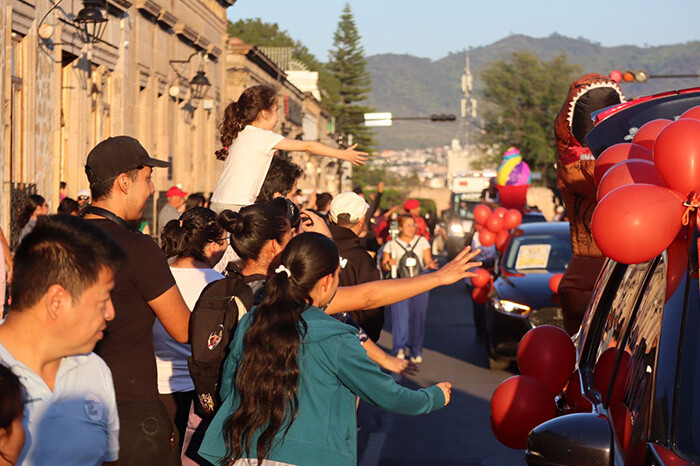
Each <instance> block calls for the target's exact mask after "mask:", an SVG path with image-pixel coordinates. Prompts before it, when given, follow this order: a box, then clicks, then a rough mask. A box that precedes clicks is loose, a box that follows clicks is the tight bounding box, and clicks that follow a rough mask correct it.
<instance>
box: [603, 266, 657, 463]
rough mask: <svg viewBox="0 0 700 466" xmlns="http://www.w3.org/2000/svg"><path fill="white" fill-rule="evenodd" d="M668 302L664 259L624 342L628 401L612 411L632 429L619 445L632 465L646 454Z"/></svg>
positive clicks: (616, 419)
mask: <svg viewBox="0 0 700 466" xmlns="http://www.w3.org/2000/svg"><path fill="white" fill-rule="evenodd" d="M665 302H666V264H665V262H664V259H663V258H660V259H659V261H658V262H657V263H656V266H655V268H654V270H653V272H652V273H651V275H650V276H649V279H648V281H647V284H646V286H645V287H644V290H643V294H642V297H641V301H640V303H639V307H638V308H637V311H636V312H635V313H634V314H633V315H632V316H631V319H632V320H631V323H630V327H629V336H628V337H627V338H624V339H623V341H625V343H623V344H624V352H625V353H626V355H629V360H628V361H629V362H628V363H627V359H625V363H627V364H628V368H627V371H626V372H627V373H628V376H627V381H626V385H627V387H626V391H625V395H624V399H623V400H622V401H621V402H618V405H617V406H614V405H611V406H610V410H609V414H610V417H611V418H612V420H613V424H614V425H622V424H623V423H624V424H627V425H629V426H630V427H631V428H630V430H628V431H627V432H629V433H624V434H623V433H621V432H618V442H619V444H620V446H622V448H625V449H626V454H625V457H626V458H627V461H628V462H630V463H631V464H639V463H641V462H643V461H642V460H643V457H642V456H639V455H643V454H644V442H645V440H646V435H645V432H646V431H647V430H648V427H649V421H650V419H649V415H650V407H651V403H650V400H651V392H652V387H653V382H654V377H655V375H656V354H657V349H658V346H659V337H660V335H661V323H662V316H663V310H664V304H665ZM623 372H625V371H620V372H619V373H620V374H622V373H623ZM620 403H622V404H620ZM620 435H621V436H622V438H620ZM640 443H641V444H640Z"/></svg>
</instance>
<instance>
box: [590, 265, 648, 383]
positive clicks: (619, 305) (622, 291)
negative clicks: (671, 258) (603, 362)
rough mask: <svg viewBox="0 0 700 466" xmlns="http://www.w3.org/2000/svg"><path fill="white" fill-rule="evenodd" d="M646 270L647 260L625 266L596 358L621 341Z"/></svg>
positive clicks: (615, 346) (601, 335)
mask: <svg viewBox="0 0 700 466" xmlns="http://www.w3.org/2000/svg"><path fill="white" fill-rule="evenodd" d="M648 270H649V262H645V263H642V264H632V265H630V266H629V267H627V270H626V271H625V274H624V276H623V278H622V281H621V282H620V284H619V286H618V288H617V292H616V294H615V296H614V297H613V299H612V303H610V310H609V312H608V314H607V318H606V320H605V323H604V325H603V329H602V333H601V334H600V339H599V344H598V351H597V356H598V358H600V356H601V355H602V354H603V353H604V352H605V351H606V350H607V349H609V348H617V347H619V345H620V344H621V343H622V341H621V340H622V337H623V335H624V332H625V330H626V329H627V325H628V324H629V321H630V316H631V315H632V311H633V310H634V306H635V303H636V301H637V296H638V295H639V292H640V289H641V286H642V284H643V283H644V278H645V277H646V275H647V271H648ZM597 388H598V389H599V390H601V389H603V387H597ZM606 388H607V387H606Z"/></svg>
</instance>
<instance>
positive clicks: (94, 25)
mask: <svg viewBox="0 0 700 466" xmlns="http://www.w3.org/2000/svg"><path fill="white" fill-rule="evenodd" d="M102 3H103V2H101V1H100V0H84V1H83V5H84V7H83V9H82V10H80V11H79V12H78V16H76V17H75V19H74V20H73V24H75V27H76V28H77V29H78V36H79V37H80V40H81V41H83V42H84V43H86V44H96V43H97V42H100V41H101V40H102V36H103V35H104V33H105V29H107V18H106V16H107V2H106V1H105V2H104V7H105V15H104V16H102V10H101V9H100V8H99V6H98V5H100V4H102Z"/></svg>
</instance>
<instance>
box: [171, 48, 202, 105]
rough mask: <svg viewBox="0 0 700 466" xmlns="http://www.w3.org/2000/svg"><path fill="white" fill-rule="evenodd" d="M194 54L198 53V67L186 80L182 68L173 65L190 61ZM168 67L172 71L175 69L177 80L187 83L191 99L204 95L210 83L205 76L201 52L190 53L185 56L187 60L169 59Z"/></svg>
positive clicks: (200, 97) (198, 98)
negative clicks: (192, 75) (190, 77)
mask: <svg viewBox="0 0 700 466" xmlns="http://www.w3.org/2000/svg"><path fill="white" fill-rule="evenodd" d="M195 55H199V60H200V61H199V69H198V70H197V72H196V73H195V75H194V77H193V78H192V79H191V80H190V81H189V82H188V81H187V80H186V79H185V77H184V76H183V75H182V72H181V70H182V69H181V70H178V69H177V68H176V66H175V65H176V64H179V65H184V64H186V63H189V62H190V61H192V58H194V56H195ZM170 67H171V68H172V69H173V71H175V74H176V75H177V79H178V80H179V81H181V82H188V83H189V86H190V97H191V98H192V99H193V100H200V99H202V98H203V97H204V96H205V95H206V93H207V90H208V89H209V88H210V87H211V83H210V82H209V79H208V78H207V76H206V73H205V72H204V57H203V55H202V52H192V54H191V55H190V56H189V57H187V60H170Z"/></svg>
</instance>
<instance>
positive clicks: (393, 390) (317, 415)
mask: <svg viewBox="0 0 700 466" xmlns="http://www.w3.org/2000/svg"><path fill="white" fill-rule="evenodd" d="M339 270H340V265H339V258H338V249H337V247H336V246H335V243H333V241H332V240H331V239H329V238H327V237H325V236H323V235H320V234H318V233H302V234H301V235H298V236H296V237H295V238H293V239H292V240H291V241H290V242H289V244H288V245H287V246H286V248H285V249H284V251H283V252H282V255H281V264H280V265H279V266H278V267H276V268H275V270H274V273H273V274H272V275H271V276H270V278H269V280H268V284H267V291H266V293H265V297H264V299H263V301H262V302H261V303H260V305H258V306H257V307H256V308H254V309H253V310H252V311H251V312H249V313H248V314H246V316H244V317H243V319H242V320H241V322H240V324H239V327H238V330H237V331H236V334H235V337H234V340H233V342H232V344H231V346H230V349H231V352H230V353H229V356H228V357H227V359H226V363H225V365H224V373H223V377H222V382H221V390H220V393H221V398H222V399H223V400H224V401H223V404H222V407H221V409H220V410H219V411H218V413H217V414H216V416H215V417H214V419H213V421H212V423H211V425H210V426H209V428H208V429H207V432H206V435H205V438H204V441H203V443H202V447H201V448H200V450H199V452H200V455H202V456H203V457H204V458H206V459H207V460H209V461H211V462H212V463H215V464H236V465H238V464H241V465H245V464H251V463H249V462H248V461H246V460H247V459H253V458H254V459H257V464H259V465H261V464H283V465H309V466H313V465H324V466H325V465H329V464H333V465H339V466H343V465H348V466H350V465H355V464H357V458H356V450H357V446H356V429H357V428H356V418H355V400H356V398H355V397H356V396H359V397H360V398H362V399H364V400H366V401H369V402H372V403H373V404H376V405H378V406H380V407H382V408H384V409H386V410H389V411H392V412H396V413H401V414H423V413H429V412H431V411H434V410H436V409H440V408H442V407H443V406H445V405H446V404H448V403H449V401H450V391H451V384H449V383H447V382H442V383H439V384H437V385H435V386H433V387H430V388H427V389H419V390H410V389H408V388H405V387H402V386H400V385H398V384H396V383H395V382H394V379H393V378H392V377H391V376H389V375H388V374H385V373H383V372H381V370H380V369H379V368H378V367H377V365H376V364H374V363H373V362H372V361H370V359H369V358H368V357H367V353H366V352H365V350H364V349H363V348H362V346H361V345H360V342H359V340H358V338H357V331H356V330H355V329H354V328H353V327H351V326H348V325H345V324H343V323H341V322H339V321H337V320H335V319H333V318H331V317H329V316H328V315H327V314H326V313H325V312H324V309H326V308H327V306H328V305H329V303H330V302H331V300H333V297H334V296H335V295H336V291H337V288H338V274H339ZM239 461H240V462H239ZM266 461H269V462H270V463H266ZM252 464H255V463H252Z"/></svg>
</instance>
